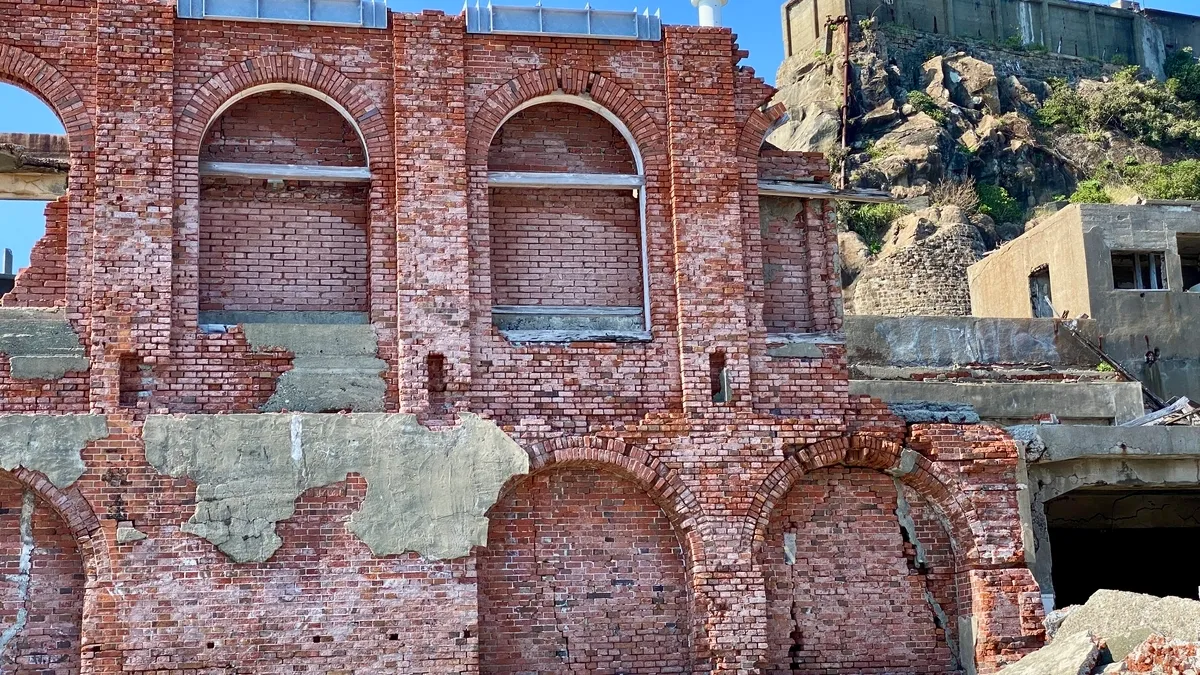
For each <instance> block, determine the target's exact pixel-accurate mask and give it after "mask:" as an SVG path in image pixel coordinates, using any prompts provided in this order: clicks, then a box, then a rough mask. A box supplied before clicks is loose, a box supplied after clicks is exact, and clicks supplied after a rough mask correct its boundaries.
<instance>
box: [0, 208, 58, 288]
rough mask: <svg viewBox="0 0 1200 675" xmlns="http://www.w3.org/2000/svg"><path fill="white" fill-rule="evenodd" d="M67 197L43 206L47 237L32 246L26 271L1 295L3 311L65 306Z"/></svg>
mask: <svg viewBox="0 0 1200 675" xmlns="http://www.w3.org/2000/svg"><path fill="white" fill-rule="evenodd" d="M67 199H68V198H67V197H60V198H59V199H58V200H56V201H53V202H50V203H49V204H46V234H45V235H44V236H43V237H42V238H41V239H39V240H38V241H37V243H36V244H34V245H33V250H32V251H30V253H29V267H26V268H25V269H24V270H22V271H21V272H20V273H19V274H18V275H17V280H16V285H15V286H13V289H12V291H10V292H8V293H6V294H5V295H4V298H3V300H0V305H3V306H5V307H62V306H63V305H65V304H66V302H67V217H68V215H69V212H68V208H67V206H68V205H67Z"/></svg>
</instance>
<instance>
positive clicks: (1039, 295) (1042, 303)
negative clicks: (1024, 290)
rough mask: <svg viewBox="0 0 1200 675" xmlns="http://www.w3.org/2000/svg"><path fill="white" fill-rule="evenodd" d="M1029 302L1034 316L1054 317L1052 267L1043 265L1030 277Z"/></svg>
mask: <svg viewBox="0 0 1200 675" xmlns="http://www.w3.org/2000/svg"><path fill="white" fill-rule="evenodd" d="M1029 302H1030V304H1031V305H1032V306H1033V316H1034V317H1038V318H1052V317H1053V316H1054V300H1053V298H1052V297H1051V295H1050V266H1049V265H1042V266H1041V267H1038V268H1037V269H1035V270H1033V272H1032V273H1030V275H1029Z"/></svg>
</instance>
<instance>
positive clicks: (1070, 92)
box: [1037, 77, 1088, 132]
mask: <svg viewBox="0 0 1200 675" xmlns="http://www.w3.org/2000/svg"><path fill="white" fill-rule="evenodd" d="M1048 84H1049V85H1050V96H1049V97H1047V98H1046V102H1045V103H1043V104H1042V107H1041V109H1040V110H1038V113H1037V117H1038V122H1039V123H1041V124H1042V126H1046V127H1067V128H1069V129H1071V130H1072V131H1078V132H1083V131H1085V130H1086V129H1087V123H1088V102H1087V101H1086V100H1085V99H1084V98H1083V97H1082V96H1080V95H1079V92H1077V91H1075V89H1074V87H1072V86H1071V85H1070V84H1068V83H1067V81H1066V80H1064V79H1062V78H1057V77H1054V78H1051V79H1050V80H1049V82H1048Z"/></svg>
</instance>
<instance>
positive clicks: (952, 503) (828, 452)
mask: <svg viewBox="0 0 1200 675" xmlns="http://www.w3.org/2000/svg"><path fill="white" fill-rule="evenodd" d="M903 451H904V448H903V446H901V445H900V444H899V443H895V442H893V441H889V440H886V439H883V438H879V437H877V436H870V435H865V434H864V435H855V436H853V437H850V438H847V437H839V438H830V439H826V440H823V441H818V442H817V443H813V444H811V445H808V446H805V447H803V448H799V449H797V450H796V451H795V452H793V453H789V455H788V456H787V457H786V458H785V459H784V460H783V461H782V462H780V463H779V465H777V466H776V467H775V469H773V470H772V471H771V473H770V474H768V475H767V477H766V479H764V480H763V482H762V484H761V486H760V487H759V490H758V492H757V493H756V494H755V496H754V498H753V500H752V501H751V510H750V513H749V514H748V516H747V519H746V521H745V523H744V526H743V530H742V539H743V542H742V543H743V548H745V549H749V550H750V551H752V552H753V551H756V550H757V549H758V548H759V547H760V546H761V545H762V544H763V542H764V541H765V540H766V530H767V524H768V522H769V520H770V518H771V514H772V513H773V512H774V511H775V508H776V506H777V505H778V504H779V503H780V502H782V501H783V499H784V497H786V496H787V493H788V492H789V491H791V489H792V487H793V486H795V484H796V483H797V482H798V481H799V480H800V479H801V478H803V477H804V476H805V475H807V474H809V473H812V472H813V471H819V470H820V469H824V468H828V467H833V466H847V467H857V468H866V469H872V470H875V471H880V472H888V471H889V470H891V469H893V468H895V467H897V466H899V465H900V460H901V453H902V452H903ZM893 475H895V474H893ZM897 478H898V479H899V481H900V482H901V483H903V484H904V485H906V486H908V487H910V488H912V489H913V490H914V491H916V492H917V493H918V494H919V495H921V496H922V497H923V498H924V499H926V500H927V501H928V502H929V503H930V504H931V505H932V506H933V507H934V508H936V509H937V510H938V511H940V512H941V513H942V514H943V515H944V516H945V518H946V519H947V520H948V521H949V523H950V529H951V531H950V532H948V533H947V534H949V535H950V537H951V539H952V540H953V541H954V542H955V543H956V545H957V547H958V551H959V554H960V555H962V556H963V561H964V563H965V565H964V566H965V567H967V568H970V567H974V566H975V565H976V564H977V563H978V561H979V554H978V552H979V543H980V542H981V541H983V537H984V536H985V533H984V531H983V527H982V521H981V519H980V518H979V516H978V514H977V513H975V511H974V509H973V508H971V507H969V506H967V505H965V504H964V503H963V502H962V500H961V499H960V498H959V497H958V496H957V495H956V494H955V492H954V491H953V490H952V489H951V488H950V487H949V485H950V481H949V479H948V478H947V477H946V476H945V475H943V473H942V472H941V471H939V470H938V468H937V467H936V466H935V465H934V463H933V462H930V461H929V459H928V458H926V457H923V456H919V455H918V456H917V457H916V458H915V461H914V462H913V467H912V469H911V470H909V471H908V472H907V473H903V474H902V475H898V476H897Z"/></svg>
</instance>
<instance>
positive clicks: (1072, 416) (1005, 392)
mask: <svg viewBox="0 0 1200 675" xmlns="http://www.w3.org/2000/svg"><path fill="white" fill-rule="evenodd" d="M850 393H851V394H852V395H864V394H865V395H867V396H872V397H874V398H877V399H879V400H881V401H884V402H885V403H892V402H899V401H940V402H944V403H963V404H967V405H970V406H971V407H973V408H974V409H975V410H976V411H977V412H978V413H979V416H980V417H981V418H982V419H984V420H1004V421H1012V420H1034V419H1036V418H1037V417H1038V416H1039V415H1045V414H1048V413H1053V414H1054V415H1057V416H1058V418H1059V419H1061V420H1089V421H1105V422H1109V423H1111V422H1114V421H1115V422H1117V423H1120V422H1124V421H1126V420H1130V419H1133V418H1135V417H1138V416H1139V415H1141V414H1142V391H1141V388H1140V387H1139V386H1138V384H1137V383H1136V382H1115V383H1103V382H1055V383H1040V382H1039V383H1018V382H1011V383H1010V382H987V383H980V384H968V383H958V382H936V381H928V380H925V381H915V380H851V381H850ZM1071 428H1074V427H1071Z"/></svg>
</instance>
